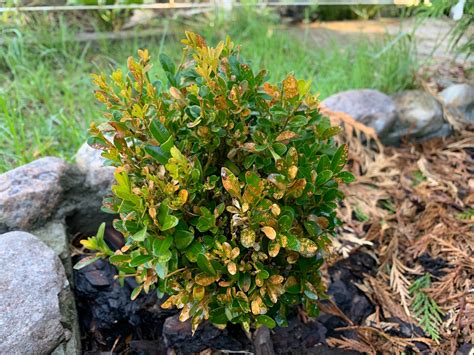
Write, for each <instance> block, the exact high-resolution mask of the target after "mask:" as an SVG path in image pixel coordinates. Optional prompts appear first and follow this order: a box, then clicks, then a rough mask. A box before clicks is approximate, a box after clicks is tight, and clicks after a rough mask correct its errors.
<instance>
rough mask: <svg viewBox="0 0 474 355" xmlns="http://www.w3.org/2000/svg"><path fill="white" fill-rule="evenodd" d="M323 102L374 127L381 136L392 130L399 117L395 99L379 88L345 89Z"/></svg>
mask: <svg viewBox="0 0 474 355" xmlns="http://www.w3.org/2000/svg"><path fill="white" fill-rule="evenodd" d="M321 104H322V105H323V106H325V107H326V108H328V109H330V110H331V111H335V112H344V113H347V114H348V115H350V116H352V117H353V118H354V119H355V120H357V121H359V122H361V123H363V124H365V125H366V126H369V127H372V128H374V129H375V131H376V132H377V135H378V136H379V137H380V138H383V137H384V136H385V134H386V133H387V132H388V131H389V130H390V128H391V127H392V126H393V124H394V122H395V120H396V117H397V113H396V109H395V104H394V102H393V100H392V99H391V98H390V97H389V96H387V95H385V94H383V93H381V92H379V91H377V90H370V89H361V90H349V91H343V92H340V93H338V94H335V95H332V96H330V97H328V98H326V99H325V100H323V101H322V102H321Z"/></svg>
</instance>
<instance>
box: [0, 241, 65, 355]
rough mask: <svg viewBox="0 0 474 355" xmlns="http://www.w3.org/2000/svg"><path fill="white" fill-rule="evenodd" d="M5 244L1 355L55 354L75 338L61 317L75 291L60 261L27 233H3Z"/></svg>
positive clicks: (1, 253) (0, 263)
mask: <svg viewBox="0 0 474 355" xmlns="http://www.w3.org/2000/svg"><path fill="white" fill-rule="evenodd" d="M0 243H1V244H2V247H1V248H0V270H2V272H1V273H0V339H1V341H0V353H1V354H47V353H50V352H52V351H53V350H54V349H56V348H57V347H58V345H59V344H60V343H62V342H63V341H65V340H68V338H70V337H71V334H72V333H71V331H70V330H69V329H67V328H65V327H64V325H63V324H67V323H68V320H67V319H65V317H64V315H62V313H61V307H62V305H61V301H64V298H65V296H66V295H67V294H68V293H70V290H69V284H68V281H67V278H66V275H65V272H64V268H63V266H62V264H61V261H60V260H59V258H58V257H57V256H56V253H55V252H54V251H53V250H52V249H50V248H49V247H47V246H46V245H45V244H44V243H43V242H41V241H40V240H39V239H37V238H36V237H35V236H34V235H32V234H29V233H26V232H9V233H6V234H1V235H0ZM69 300H71V298H70V299H69ZM72 300H73V299H72ZM73 348H74V347H73Z"/></svg>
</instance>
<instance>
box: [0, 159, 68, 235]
mask: <svg viewBox="0 0 474 355" xmlns="http://www.w3.org/2000/svg"><path fill="white" fill-rule="evenodd" d="M67 169H68V165H67V164H66V162H64V161H63V160H62V159H59V158H53V157H46V158H41V159H38V160H35V161H33V162H31V163H29V164H26V165H23V166H20V167H18V168H16V169H13V170H10V171H8V172H6V173H4V174H1V175H0V232H5V231H7V230H13V229H21V230H31V229H32V228H33V227H35V226H37V225H39V224H40V223H43V222H44V221H46V220H47V219H48V218H49V217H50V216H51V215H52V214H53V212H54V211H55V208H56V207H57V206H58V205H59V203H60V202H61V199H62V195H63V187H62V180H63V178H64V176H65V174H66V171H67Z"/></svg>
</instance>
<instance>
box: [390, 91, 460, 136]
mask: <svg viewBox="0 0 474 355" xmlns="http://www.w3.org/2000/svg"><path fill="white" fill-rule="evenodd" d="M393 99H394V102H395V105H396V107H397V114H398V119H397V121H396V122H395V125H394V126H393V127H392V129H391V130H390V132H389V133H388V134H387V136H386V137H384V138H383V139H382V141H383V142H384V143H385V144H388V145H397V144H399V143H400V142H401V141H402V140H403V139H407V140H418V141H422V140H426V139H429V138H434V137H446V136H447V135H449V133H450V131H451V129H450V128H449V125H448V124H447V123H446V122H445V121H444V119H443V111H442V109H441V105H440V104H439V103H438V102H437V101H436V100H435V98H434V97H433V96H431V95H430V94H429V93H427V92H424V91H420V90H408V91H403V92H400V93H397V94H395V95H394V96H393Z"/></svg>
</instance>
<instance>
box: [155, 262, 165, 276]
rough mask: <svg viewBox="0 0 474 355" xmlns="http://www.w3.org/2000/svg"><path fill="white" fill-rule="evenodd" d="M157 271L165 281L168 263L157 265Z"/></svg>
mask: <svg viewBox="0 0 474 355" xmlns="http://www.w3.org/2000/svg"><path fill="white" fill-rule="evenodd" d="M155 271H156V274H157V275H158V276H159V277H160V278H162V279H164V278H165V277H166V275H168V262H161V263H158V264H156V267H155Z"/></svg>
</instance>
